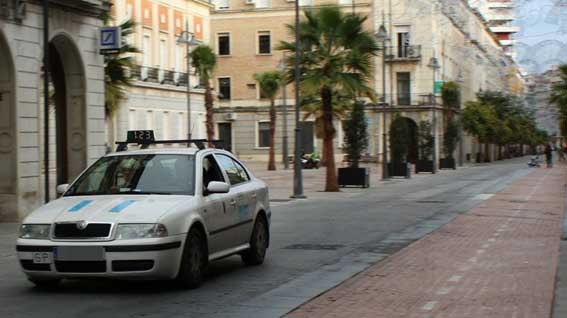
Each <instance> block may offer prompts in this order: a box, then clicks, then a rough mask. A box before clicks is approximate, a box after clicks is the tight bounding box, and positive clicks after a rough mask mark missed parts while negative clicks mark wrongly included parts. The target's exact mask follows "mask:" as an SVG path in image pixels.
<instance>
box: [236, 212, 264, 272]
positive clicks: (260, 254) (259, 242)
mask: <svg viewBox="0 0 567 318" xmlns="http://www.w3.org/2000/svg"><path fill="white" fill-rule="evenodd" d="M269 243H270V233H269V230H268V223H267V222H266V219H265V218H264V216H262V215H260V216H258V217H257V218H256V223H254V229H253V230H252V236H251V238H250V248H249V249H248V250H247V251H245V252H244V253H242V255H241V258H242V261H243V262H244V264H246V265H249V266H255V265H260V264H262V263H264V259H265V258H266V251H267V249H268V245H269Z"/></svg>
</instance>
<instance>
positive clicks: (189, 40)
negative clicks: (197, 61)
mask: <svg viewBox="0 0 567 318" xmlns="http://www.w3.org/2000/svg"><path fill="white" fill-rule="evenodd" d="M177 44H185V45H186V55H187V139H188V140H191V138H192V133H191V46H192V45H198V44H199V42H198V41H196V40H195V38H194V37H193V33H191V32H189V23H186V25H185V31H182V32H181V34H179V36H178V37H177ZM190 145H191V143H187V147H189V146H190Z"/></svg>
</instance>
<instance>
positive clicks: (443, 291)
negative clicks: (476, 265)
mask: <svg viewBox="0 0 567 318" xmlns="http://www.w3.org/2000/svg"><path fill="white" fill-rule="evenodd" d="M452 289H453V287H443V288H441V289H439V290H438V291H437V293H436V294H437V295H447V294H448V293H450V292H451V290H452Z"/></svg>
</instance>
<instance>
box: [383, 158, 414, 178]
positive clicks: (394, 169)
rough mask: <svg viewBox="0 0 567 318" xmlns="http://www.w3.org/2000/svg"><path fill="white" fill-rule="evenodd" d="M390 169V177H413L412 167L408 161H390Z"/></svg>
mask: <svg viewBox="0 0 567 318" xmlns="http://www.w3.org/2000/svg"><path fill="white" fill-rule="evenodd" d="M388 171H389V172H390V177H404V178H406V179H409V178H410V177H411V171H410V167H409V164H408V163H407V162H390V163H388Z"/></svg>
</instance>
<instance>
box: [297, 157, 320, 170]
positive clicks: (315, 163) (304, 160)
mask: <svg viewBox="0 0 567 318" xmlns="http://www.w3.org/2000/svg"><path fill="white" fill-rule="evenodd" d="M320 162H321V160H320V159H319V158H318V156H317V155H316V154H314V153H312V154H310V155H308V154H305V153H304V154H302V155H301V166H302V167H303V169H319V163H320Z"/></svg>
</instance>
